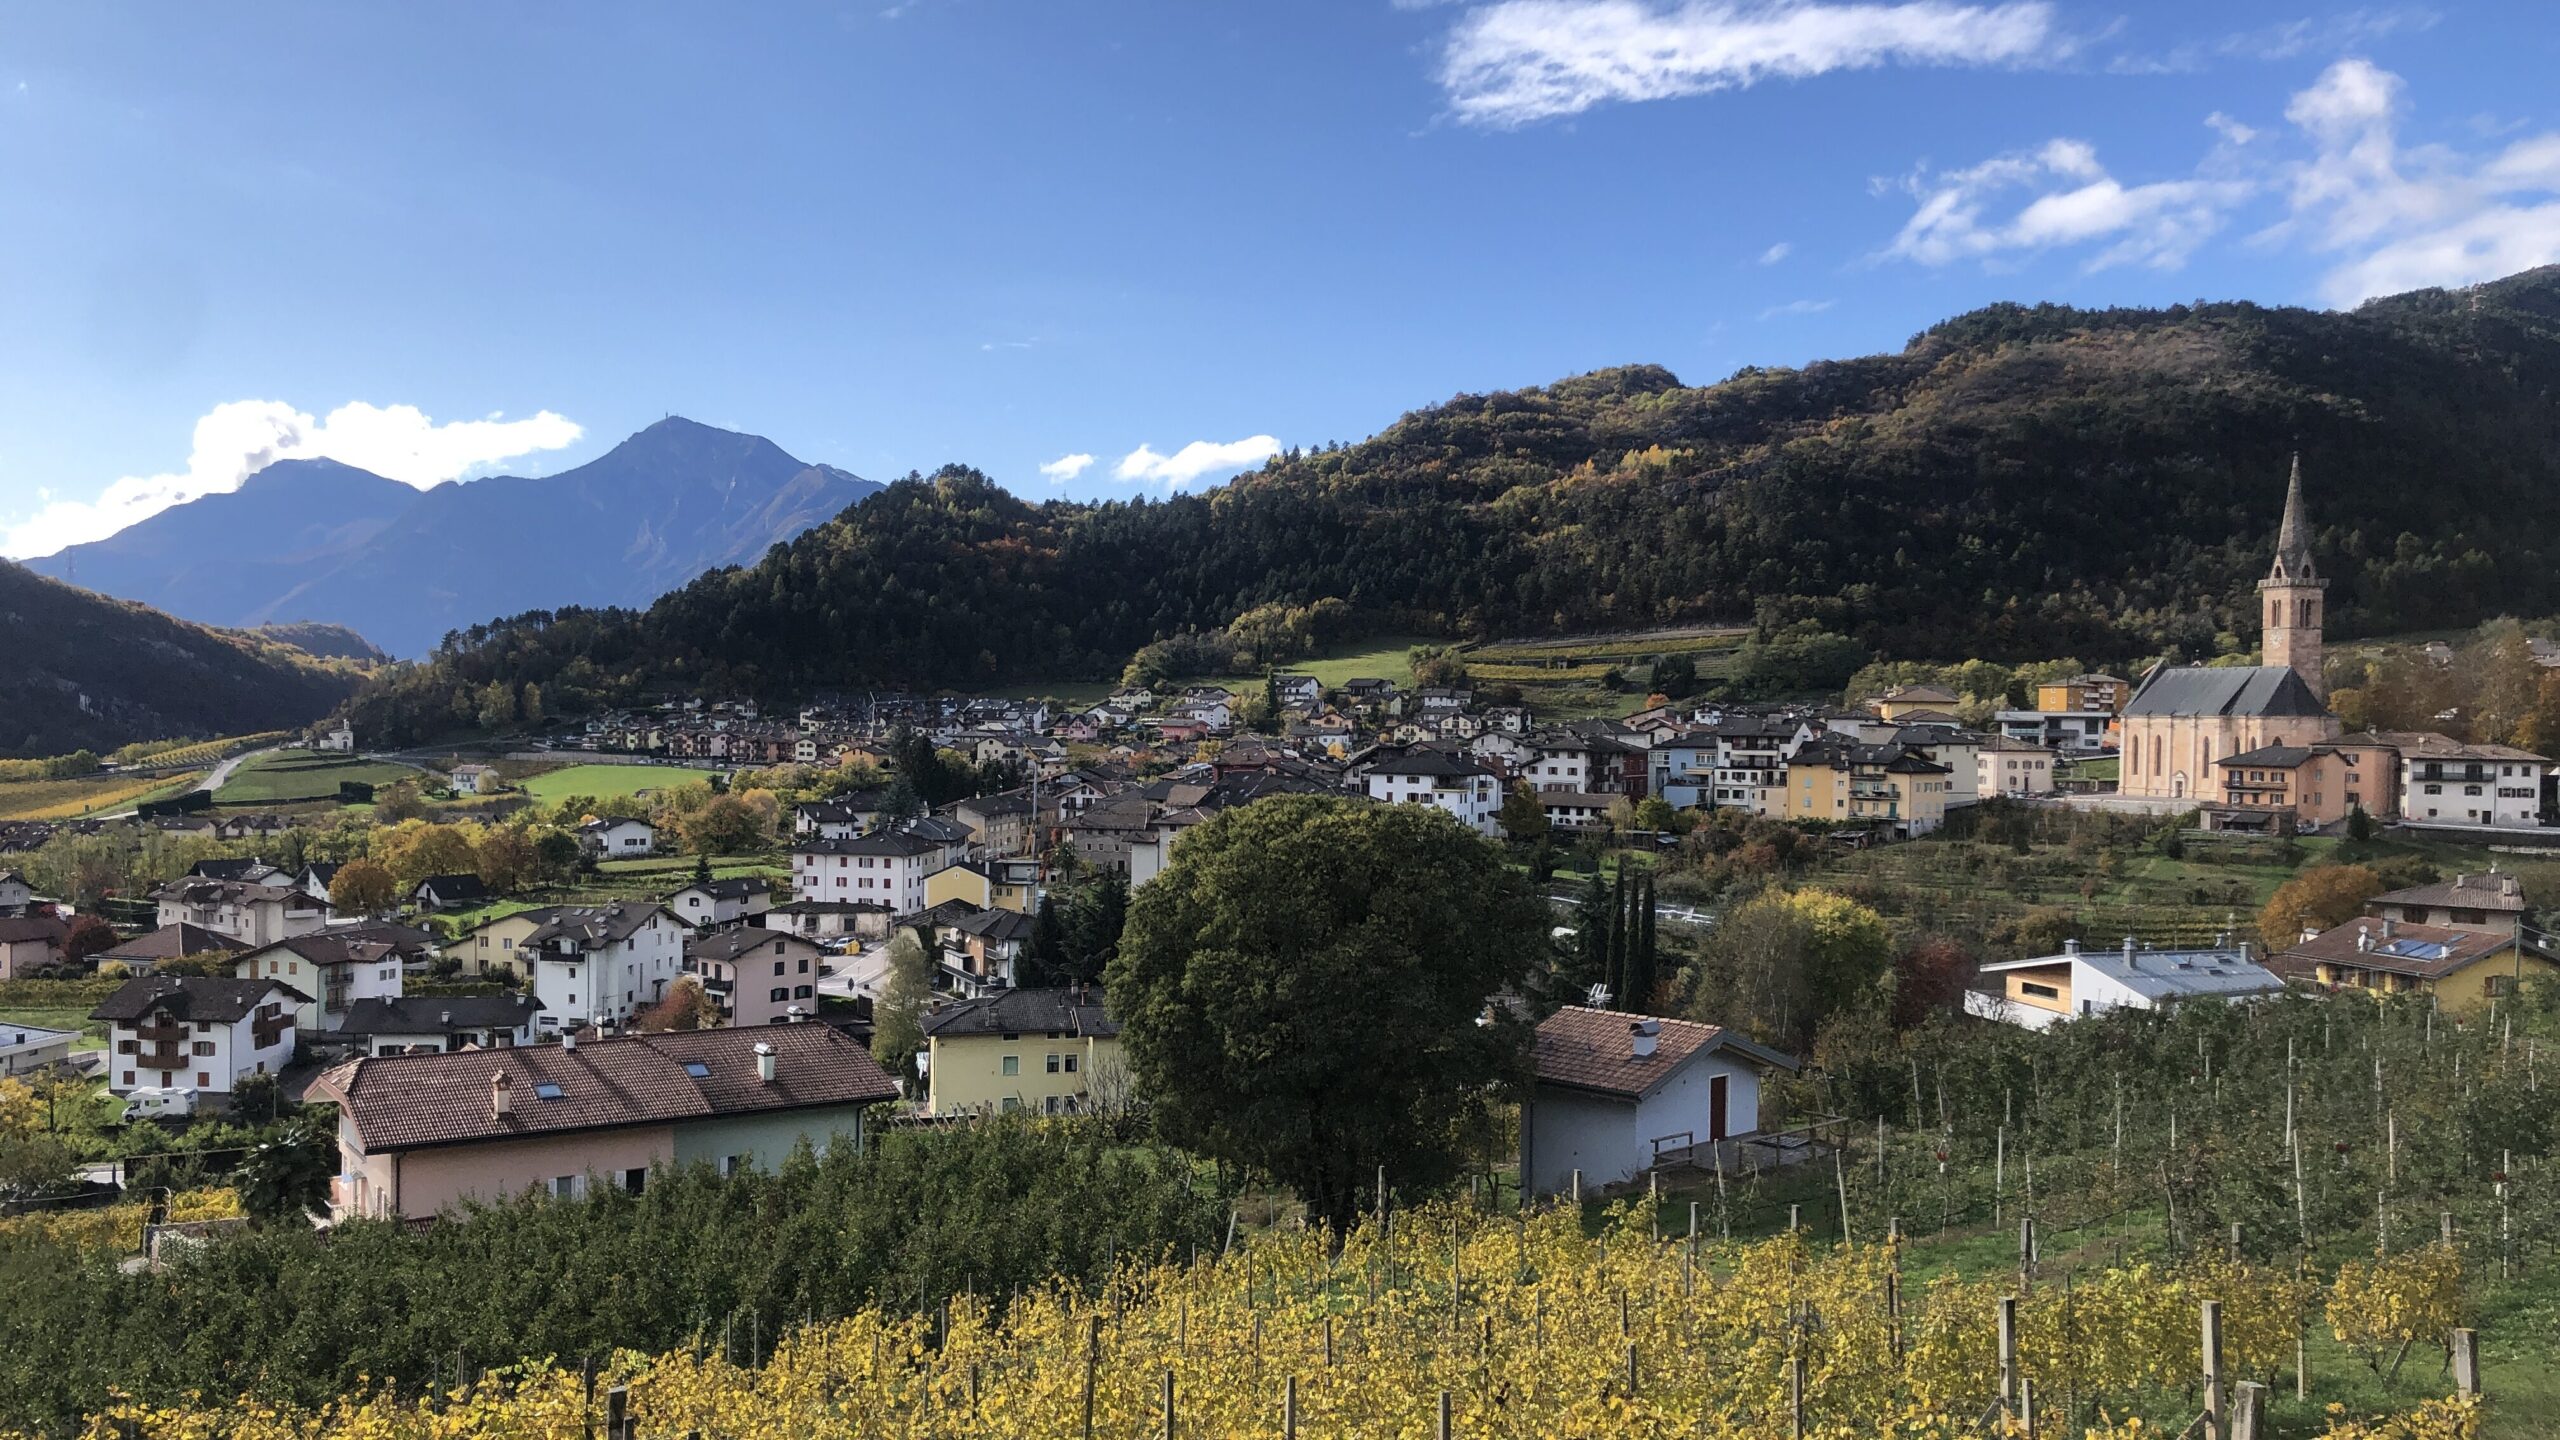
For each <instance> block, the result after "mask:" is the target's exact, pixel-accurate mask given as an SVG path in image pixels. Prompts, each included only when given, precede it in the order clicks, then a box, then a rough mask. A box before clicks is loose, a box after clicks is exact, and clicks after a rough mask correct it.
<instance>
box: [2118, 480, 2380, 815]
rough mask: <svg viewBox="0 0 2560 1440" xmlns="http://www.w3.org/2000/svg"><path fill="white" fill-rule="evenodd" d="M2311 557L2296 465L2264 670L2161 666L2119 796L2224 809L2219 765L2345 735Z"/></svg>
mask: <svg viewBox="0 0 2560 1440" xmlns="http://www.w3.org/2000/svg"><path fill="white" fill-rule="evenodd" d="M2328 584H2329V582H2328V581H2327V580H2324V579H2322V578H2320V575H2319V573H2318V570H2317V568H2316V567H2315V566H2314V565H2313V563H2312V559H2311V527H2310V524H2309V522H2308V521H2307V520H2306V519H2305V518H2304V512H2303V506H2302V467H2301V465H2300V463H2299V462H2298V461H2297V462H2296V464H2295V466H2294V471H2293V479H2292V482H2291V485H2290V487H2289V488H2288V489H2287V490H2286V492H2285V502H2284V524H2283V527H2282V528H2281V529H2280V530H2279V531H2278V532H2277V535H2276V558H2275V564H2274V565H2273V567H2272V568H2270V569H2269V570H2268V572H2267V578H2266V579H2264V580H2262V581H2260V582H2258V590H2259V593H2260V595H2261V596H2262V597H2263V601H2264V605H2263V611H2262V613H2263V616H2264V619H2265V638H2264V642H2263V648H2264V651H2265V658H2266V663H2265V664H2263V665H2238V666H2205V665H2176V666H2171V665H2161V666H2156V667H2154V668H2153V669H2152V671H2151V673H2150V674H2148V675H2145V676H2144V677H2142V685H2141V688H2139V689H2137V690H2135V691H2134V693H2133V699H2132V700H2130V701H2128V702H2126V704H2125V708H2124V720H2123V726H2122V737H2123V738H2122V748H2123V761H2122V763H2121V764H2120V765H2119V766H2118V767H2117V786H2116V788H2117V790H2118V791H2119V792H2120V793H2122V794H2125V795H2128V796H2140V797H2143V798H2146V799H2156V800H2194V801H2197V802H2199V803H2205V804H2218V803H2221V802H2223V801H2224V799H2225V798H2226V797H2225V796H2224V794H2223V793H2222V792H2223V787H2222V781H2223V779H2224V772H2223V769H2222V762H2223V761H2225V760H2228V759H2229V758H2231V757H2232V756H2234V755H2241V754H2246V753H2248V752H2251V751H2258V750H2265V749H2267V748H2269V747H2271V746H2284V747H2290V748H2294V749H2302V750H2308V749H2310V748H2312V747H2313V746H2316V745H2319V744H2322V743H2323V742H2326V741H2331V740H2335V739H2337V738H2338V736H2339V732H2340V730H2341V728H2342V727H2341V726H2340V725H2339V724H2338V717H2336V716H2335V715H2332V714H2330V713H2329V707H2328V706H2327V704H2325V703H2324V702H2323V700H2322V698H2321V697H2322V695H2323V694H2324V693H2325V692H2324V688H2323V682H2322V680H2321V678H2320V627H2321V624H2322V621H2323V617H2322V615H2321V606H2322V603H2323V592H2324V591H2325V590H2326V589H2327V588H2328Z"/></svg>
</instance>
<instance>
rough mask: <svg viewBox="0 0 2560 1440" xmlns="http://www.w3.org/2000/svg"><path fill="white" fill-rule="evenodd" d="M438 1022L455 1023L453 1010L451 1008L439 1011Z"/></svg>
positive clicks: (441, 1023) (442, 1023)
mask: <svg viewBox="0 0 2560 1440" xmlns="http://www.w3.org/2000/svg"><path fill="white" fill-rule="evenodd" d="M436 1023H437V1024H439V1025H451V1024H452V1023H453V1012H452V1011H450V1010H439V1011H437V1012H436Z"/></svg>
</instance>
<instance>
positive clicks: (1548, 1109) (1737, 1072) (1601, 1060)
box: [1520, 1005, 1796, 1195]
mask: <svg viewBox="0 0 2560 1440" xmlns="http://www.w3.org/2000/svg"><path fill="white" fill-rule="evenodd" d="M1795 1068H1796V1061H1795V1059H1794V1058H1793V1057H1792V1056H1788V1055H1782V1054H1780V1053H1778V1052H1777V1051H1775V1050H1771V1049H1769V1048H1768V1047H1766V1046H1763V1045H1758V1044H1754V1043H1753V1042H1751V1041H1749V1040H1747V1039H1744V1038H1743V1037H1742V1036H1741V1035H1739V1034H1737V1033H1735V1032H1734V1031H1731V1030H1728V1029H1726V1028H1724V1027H1723V1026H1720V1025H1700V1024H1696V1023H1694V1022H1692V1021H1687V1020H1659V1019H1655V1018H1654V1017H1652V1016H1649V1015H1631V1014H1627V1013H1625V1012H1623V1011H1618V1010H1592V1009H1586V1008H1584V1007H1581V1006H1578V1005H1568V1006H1566V1007H1565V1008H1564V1009H1562V1010H1559V1011H1557V1012H1556V1013H1555V1014H1553V1015H1550V1016H1548V1017H1547V1018H1546V1019H1545V1020H1544V1021H1542V1022H1540V1024H1539V1026H1538V1037H1537V1078H1536V1080H1535V1082H1534V1084H1533V1085H1532V1086H1531V1088H1530V1092H1529V1100H1528V1102H1527V1103H1526V1104H1524V1105H1522V1106H1521V1109H1520V1175H1521V1181H1522V1184H1523V1185H1524V1186H1525V1187H1526V1188H1527V1191H1528V1193H1530V1194H1532V1195H1556V1194H1562V1193H1565V1192H1568V1191H1570V1190H1572V1189H1573V1181H1574V1173H1575V1172H1576V1171H1580V1172H1581V1176H1582V1186H1583V1188H1584V1189H1585V1190H1586V1191H1589V1190H1597V1189H1601V1188H1604V1187H1606V1186H1610V1185H1622V1184H1625V1183H1627V1182H1628V1181H1631V1180H1634V1179H1636V1178H1637V1177H1639V1176H1641V1175H1643V1174H1644V1173H1645V1172H1646V1171H1648V1170H1650V1169H1652V1168H1653V1167H1654V1166H1655V1165H1657V1164H1659V1163H1662V1162H1663V1161H1664V1160H1666V1159H1678V1160H1692V1159H1695V1158H1696V1156H1698V1155H1703V1154H1705V1153H1707V1152H1706V1151H1705V1149H1704V1148H1703V1147H1706V1146H1710V1145H1716V1144H1721V1143H1723V1142H1726V1141H1731V1140H1740V1139H1746V1138H1748V1137H1750V1136H1754V1135H1757V1134H1759V1133H1760V1081H1761V1077H1762V1076H1764V1075H1766V1074H1768V1073H1769V1071H1771V1070H1773V1069H1785V1070H1793V1069H1795Z"/></svg>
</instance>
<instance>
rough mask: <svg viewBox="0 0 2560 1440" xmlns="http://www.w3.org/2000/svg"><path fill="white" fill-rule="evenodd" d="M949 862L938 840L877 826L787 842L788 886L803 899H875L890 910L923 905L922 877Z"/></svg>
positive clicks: (905, 911)
mask: <svg viewBox="0 0 2560 1440" xmlns="http://www.w3.org/2000/svg"><path fill="white" fill-rule="evenodd" d="M950 863H951V856H950V855H949V854H948V853H947V846H946V845H945V844H944V843H943V842H942V841H940V840H933V839H927V838H925V837H924V836H921V835H911V834H908V833H907V832H905V831H903V830H882V831H878V832H875V833H873V834H870V835H856V836H853V837H851V838H848V839H843V840H809V839H802V840H797V841H794V842H792V846H791V887H792V891H793V893H795V894H797V895H798V896H799V897H800V898H801V899H803V900H877V901H879V902H881V903H882V904H885V905H887V906H888V907H889V910H890V912H891V913H892V914H897V915H907V914H912V913H914V912H915V911H918V910H921V909H923V908H924V907H925V899H924V882H925V877H927V876H929V875H932V874H933V873H934V872H936V871H938V870H941V869H942V868H943V867H944V866H946V865H948V864H950Z"/></svg>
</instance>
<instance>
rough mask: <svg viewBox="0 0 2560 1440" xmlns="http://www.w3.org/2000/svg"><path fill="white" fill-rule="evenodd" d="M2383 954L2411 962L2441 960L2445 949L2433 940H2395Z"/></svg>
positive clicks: (2384, 948) (2383, 949)
mask: <svg viewBox="0 0 2560 1440" xmlns="http://www.w3.org/2000/svg"><path fill="white" fill-rule="evenodd" d="M2382 953H2384V954H2385V955H2398V956H2401V957H2403V958H2404V959H2409V960H2441V959H2443V958H2444V957H2445V947H2444V946H2443V945H2441V944H2438V943H2437V942H2436V941H2433V940H2394V941H2392V942H2391V943H2389V944H2387V945H2385V946H2383V947H2382Z"/></svg>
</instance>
